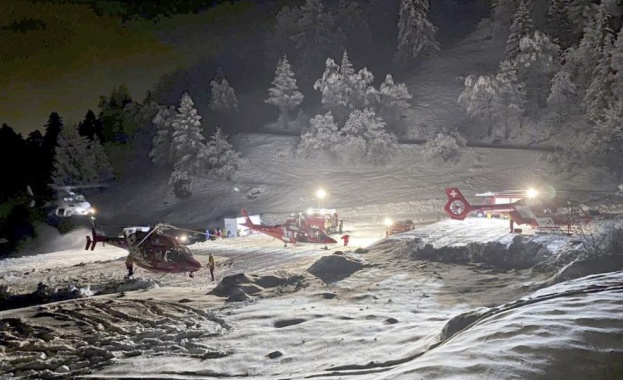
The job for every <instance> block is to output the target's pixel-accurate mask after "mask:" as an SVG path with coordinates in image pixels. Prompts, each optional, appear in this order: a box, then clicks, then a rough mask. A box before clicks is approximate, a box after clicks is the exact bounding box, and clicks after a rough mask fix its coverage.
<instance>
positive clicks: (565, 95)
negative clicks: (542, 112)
mask: <svg viewBox="0 0 623 380" xmlns="http://www.w3.org/2000/svg"><path fill="white" fill-rule="evenodd" d="M551 83H552V87H551V91H550V93H549V97H548V98H547V104H548V105H549V106H550V107H553V108H554V109H555V110H556V113H557V114H558V121H559V123H560V125H562V123H563V121H564V120H565V119H566V117H565V116H566V115H567V114H568V113H569V110H570V109H571V106H572V105H573V104H574V103H575V102H574V100H575V97H576V95H577V88H576V87H575V84H574V83H573V81H572V80H571V75H569V73H568V72H566V71H564V70H560V71H559V72H557V73H556V75H554V78H553V79H552V82H551Z"/></svg>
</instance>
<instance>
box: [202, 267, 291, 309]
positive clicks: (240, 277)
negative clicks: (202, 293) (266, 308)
mask: <svg viewBox="0 0 623 380" xmlns="http://www.w3.org/2000/svg"><path fill="white" fill-rule="evenodd" d="M290 285H293V290H297V289H299V288H300V286H301V285H302V276H287V275H284V276H274V275H268V276H255V275H251V276H247V275H246V274H244V273H238V274H235V275H232V276H227V277H224V278H223V279H222V280H221V282H219V284H218V285H217V286H216V287H215V288H214V289H213V290H211V291H210V292H208V294H213V295H215V296H218V297H227V300H226V301H227V302H242V301H246V300H248V299H250V298H251V296H268V295H269V293H270V294H272V293H273V292H270V290H271V289H273V290H276V292H277V293H283V292H284V288H286V287H288V286H290Z"/></svg>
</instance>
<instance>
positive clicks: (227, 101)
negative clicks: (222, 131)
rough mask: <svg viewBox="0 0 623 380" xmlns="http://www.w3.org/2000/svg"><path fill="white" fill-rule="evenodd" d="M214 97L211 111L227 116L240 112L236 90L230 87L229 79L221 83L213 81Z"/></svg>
mask: <svg viewBox="0 0 623 380" xmlns="http://www.w3.org/2000/svg"><path fill="white" fill-rule="evenodd" d="M210 86H211V87H212V95H211V96H210V109H211V110H212V111H214V112H219V113H222V114H225V115H231V114H234V113H237V112H238V98H237V97H236V92H235V91H234V88H233V87H231V86H230V85H229V82H228V81H227V79H225V78H223V79H222V80H221V81H217V80H216V79H215V80H212V81H211V82H210Z"/></svg>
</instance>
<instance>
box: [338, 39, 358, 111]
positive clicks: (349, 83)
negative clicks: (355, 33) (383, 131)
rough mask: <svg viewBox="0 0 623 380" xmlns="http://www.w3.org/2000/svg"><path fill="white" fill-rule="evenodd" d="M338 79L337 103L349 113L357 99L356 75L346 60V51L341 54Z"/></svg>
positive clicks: (351, 65)
mask: <svg viewBox="0 0 623 380" xmlns="http://www.w3.org/2000/svg"><path fill="white" fill-rule="evenodd" d="M339 77H340V81H339V91H340V97H339V103H340V105H341V106H342V107H343V108H344V109H345V110H346V112H350V111H351V110H352V109H353V108H354V100H355V98H356V97H357V74H355V69H354V68H353V64H352V63H350V60H349V59H348V53H347V52H346V50H344V54H342V64H341V65H340V69H339Z"/></svg>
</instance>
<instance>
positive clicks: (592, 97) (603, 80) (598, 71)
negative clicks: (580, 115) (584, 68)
mask: <svg viewBox="0 0 623 380" xmlns="http://www.w3.org/2000/svg"><path fill="white" fill-rule="evenodd" d="M613 48H614V47H613V41H612V39H610V41H606V42H605V45H604V46H603V47H602V49H601V51H600V52H599V56H598V61H597V66H596V67H595V69H594V70H593V75H592V80H591V83H590V84H589V86H588V88H587V89H586V94H585V95H584V99H582V108H583V109H584V111H585V115H586V119H587V120H589V121H592V122H593V123H599V122H600V121H602V119H603V117H604V114H605V111H606V109H607V108H608V105H609V104H610V103H612V102H613V101H614V99H615V98H614V94H613V93H612V88H613V84H614V83H615V77H614V75H615V73H614V70H613V69H612V65H611V61H612V50H613Z"/></svg>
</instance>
